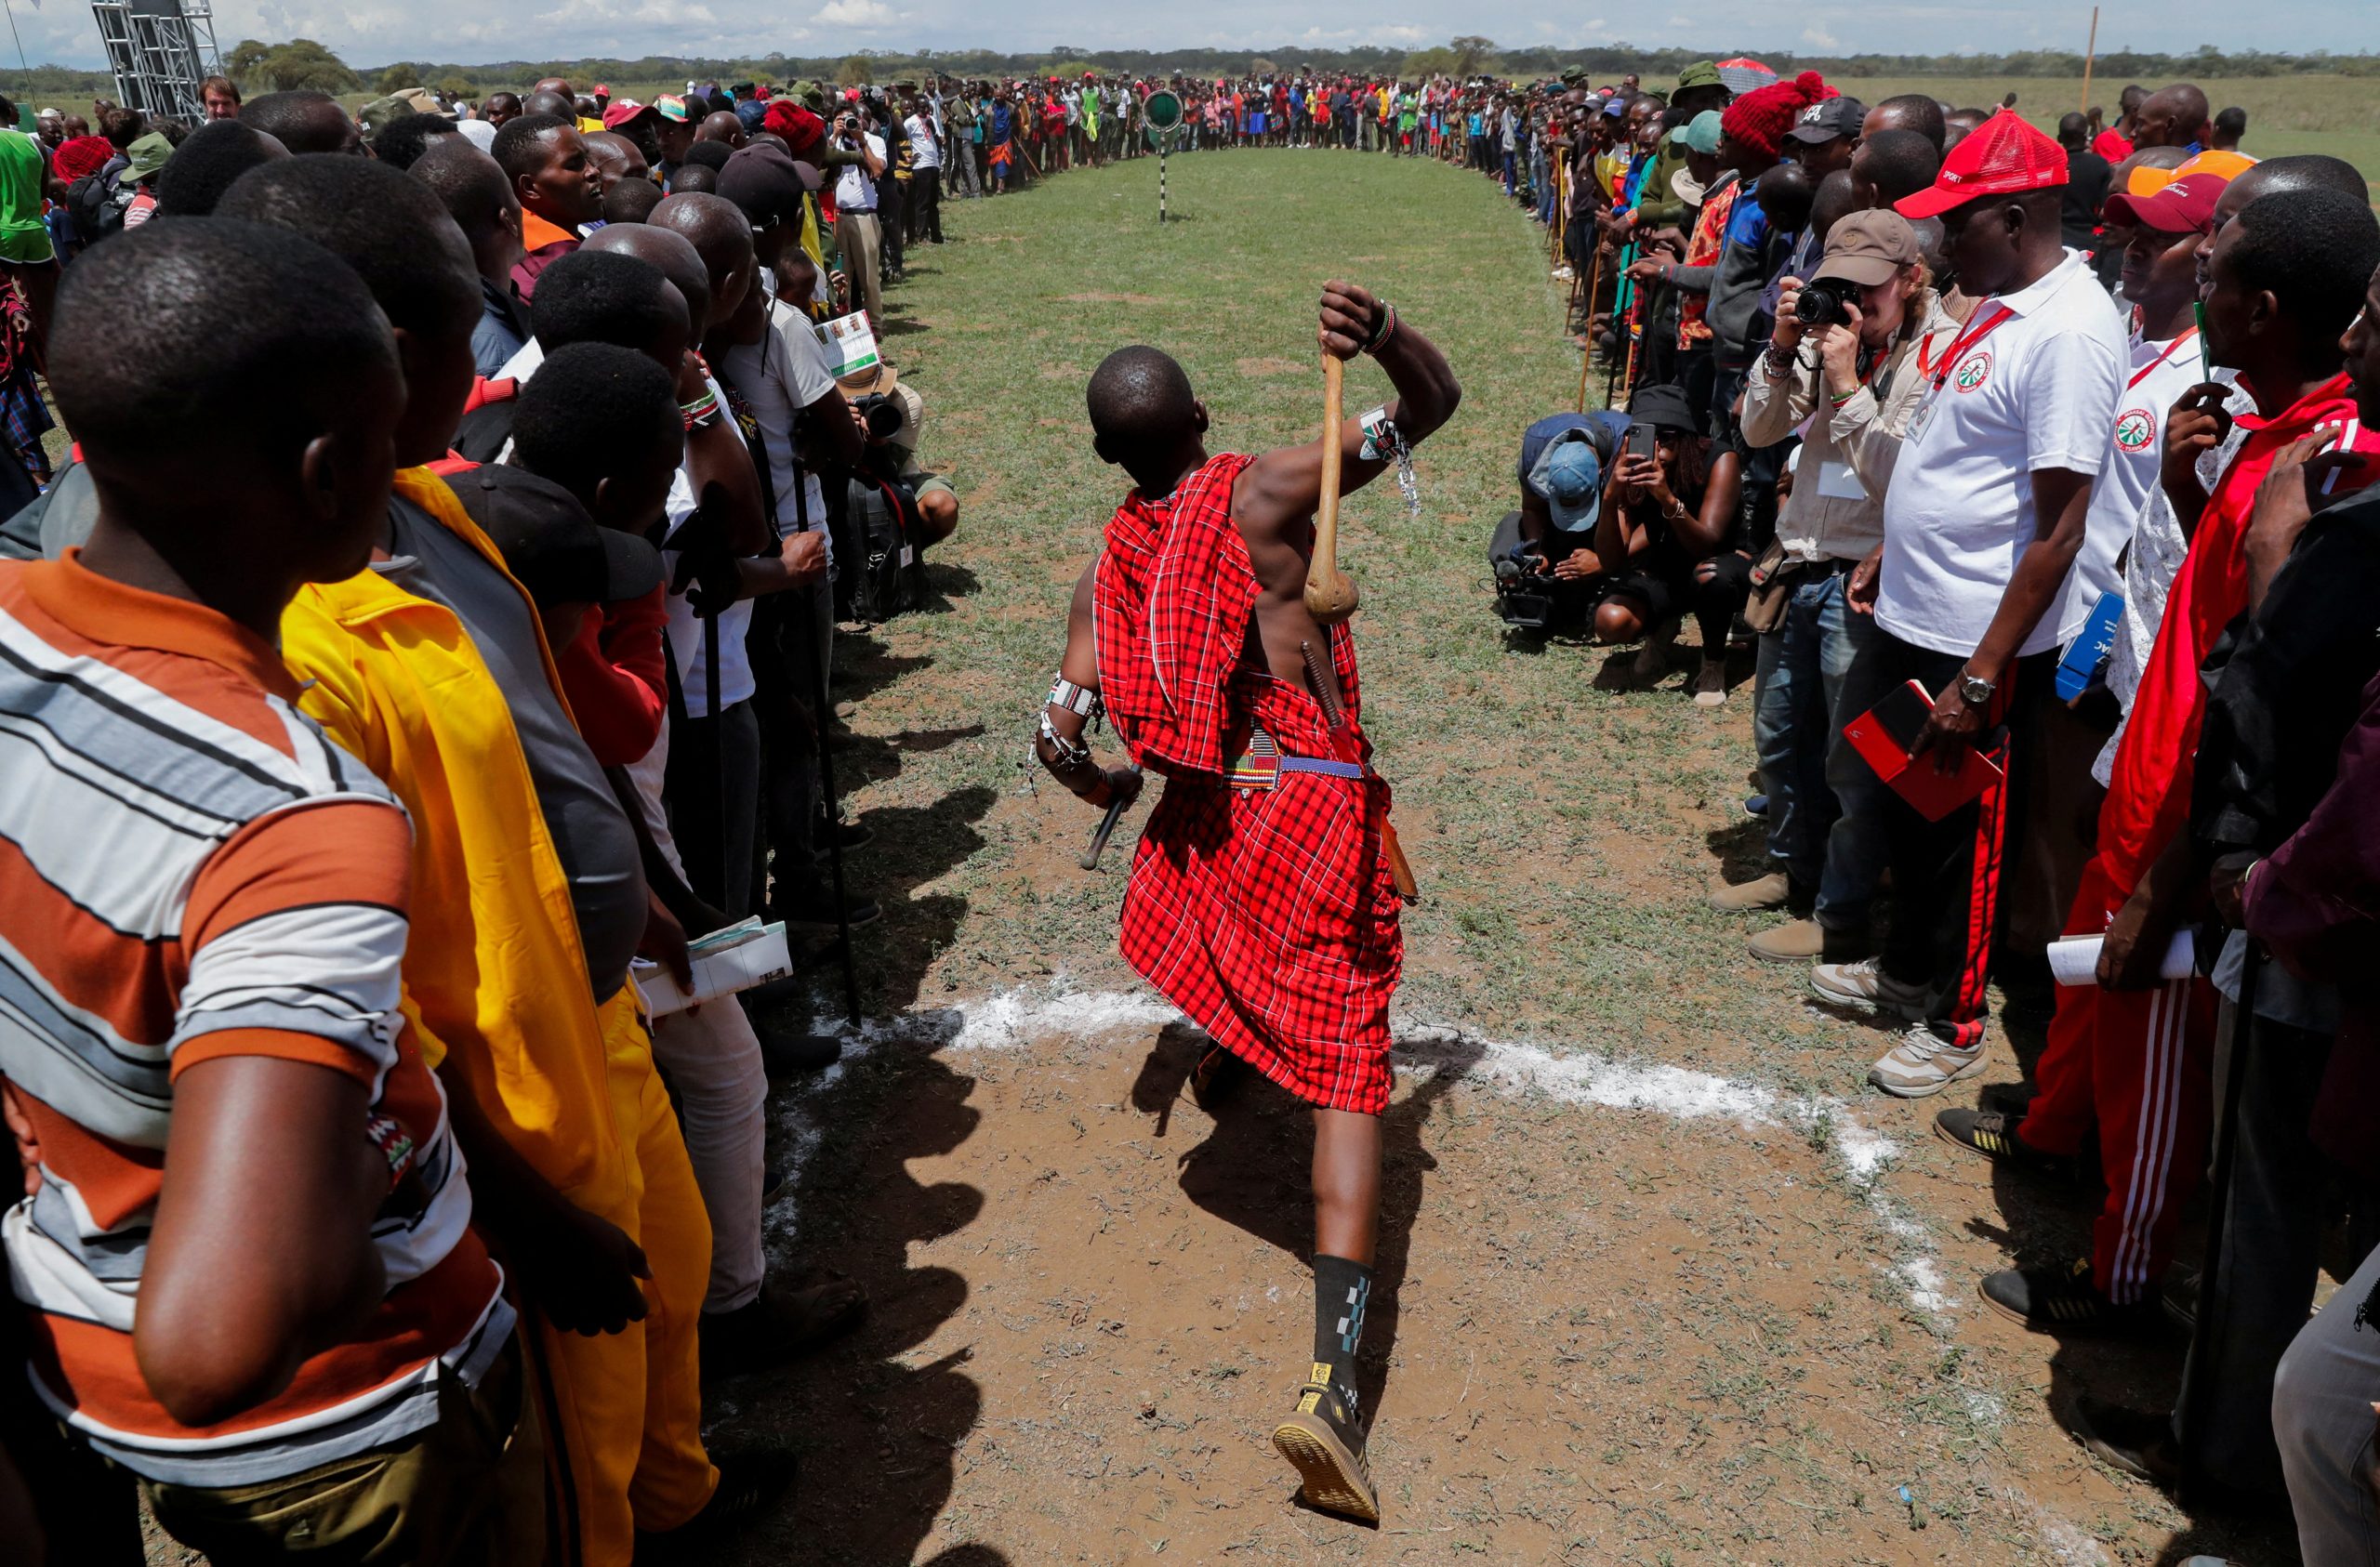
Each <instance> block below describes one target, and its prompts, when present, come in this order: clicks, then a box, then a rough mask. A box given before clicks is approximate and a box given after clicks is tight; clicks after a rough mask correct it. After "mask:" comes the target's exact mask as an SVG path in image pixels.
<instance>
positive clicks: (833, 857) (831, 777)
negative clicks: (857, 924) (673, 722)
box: [793, 467, 859, 1028]
mask: <svg viewBox="0 0 2380 1567" xmlns="http://www.w3.org/2000/svg"><path fill="white" fill-rule="evenodd" d="M793 520H794V526H795V527H797V528H799V529H800V531H801V532H803V533H808V532H809V531H810V476H809V475H808V474H807V473H806V472H804V471H803V470H802V469H801V468H800V467H795V469H794V470H793ZM821 523H822V525H823V523H824V519H821ZM814 604H815V599H814V598H813V607H814ZM834 612H835V610H834V599H833V596H832V594H831V593H830V594H829V595H828V598H827V603H826V614H827V616H828V621H827V624H828V625H829V626H831V625H833V615H834ZM832 637H833V634H832V632H831V631H830V632H829V633H828V640H827V643H826V649H827V651H826V654H825V655H824V656H817V655H816V643H817V640H818V639H817V638H815V637H813V638H811V642H812V647H810V648H809V649H805V650H804V652H805V653H807V654H809V655H811V656H808V657H806V658H805V659H804V662H805V663H807V664H808V665H810V691H811V704H810V720H811V722H810V727H811V730H812V731H813V733H814V734H815V735H816V737H817V745H818V800H819V804H820V805H822V806H823V807H825V809H826V866H827V873H828V881H829V884H830V885H831V886H832V887H833V889H834V892H835V936H836V941H837V944H838V945H840V947H841V948H842V954H843V960H842V968H843V1012H844V1015H845V1016H846V1017H848V1018H850V1019H851V1021H852V1026H853V1028H857V1027H858V1026H859V970H858V968H857V966H856V960H855V959H854V958H853V955H852V911H851V905H850V904H849V903H848V902H845V901H844V898H843V811H842V805H841V802H840V800H838V799H837V797H836V794H835V742H834V737H833V736H832V735H831V734H830V733H828V732H827V731H828V726H829V725H830V724H832V723H833V721H834V717H835V712H834V709H833V708H832V707H830V706H828V705H827V702H828V695H827V689H826V678H827V672H826V664H827V661H828V660H829V659H831V658H833V657H834V641H833V639H832Z"/></svg>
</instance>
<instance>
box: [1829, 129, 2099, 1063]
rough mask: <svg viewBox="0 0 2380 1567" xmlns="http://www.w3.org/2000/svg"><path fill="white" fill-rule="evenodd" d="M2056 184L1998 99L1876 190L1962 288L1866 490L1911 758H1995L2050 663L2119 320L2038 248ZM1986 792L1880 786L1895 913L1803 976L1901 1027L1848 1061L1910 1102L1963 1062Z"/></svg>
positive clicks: (1983, 921)
mask: <svg viewBox="0 0 2380 1567" xmlns="http://www.w3.org/2000/svg"><path fill="white" fill-rule="evenodd" d="M2065 184H2066V153H2065V151H2064V150H2063V149H2061V148H2060V147H2059V146H2058V145H2057V143H2056V142H2055V141H2053V140H2051V139H2050V138H2048V137H2046V136H2043V134H2042V133H2041V132H2040V131H2038V130H2035V129H2034V128H2033V127H2032V126H2030V125H2027V124H2026V123H2025V122H2024V121H2023V120H2021V119H2019V118H2018V117H2017V116H2016V114H2015V113H2013V112H2008V111H2005V110H2003V111H2002V112H1999V113H1997V114H1994V115H1993V116H1992V117H1991V118H1990V120H1988V121H1986V122H1985V123H1984V125H1983V126H1982V127H1981V128H1980V129H1978V130H1977V131H1975V132H1974V133H1973V134H1972V135H1970V136H1968V137H1967V138H1965V139H1964V140H1963V141H1961V142H1960V143H1959V145H1958V146H1957V147H1955V148H1953V149H1952V150H1951V154H1950V158H1949V159H1947V160H1946V161H1945V162H1944V164H1943V165H1942V169H1941V172H1940V174H1938V175H1937V177H1936V179H1935V182H1934V184H1933V186H1932V187H1931V188H1930V189H1928V190H1924V191H1919V192H1917V193H1916V194H1915V195H1912V196H1910V197H1907V198H1905V199H1903V200H1902V201H1900V202H1898V203H1897V204H1896V207H1897V210H1898V211H1899V213H1900V214H1901V216H1903V217H1908V218H1911V219H1912V220H1914V219H1917V218H1923V217H1939V218H1941V219H1942V223H1943V228H1944V244H1945V246H1946V248H1947V250H1948V253H1949V255H1950V260H1951V263H1952V265H1953V267H1954V268H1955V269H1956V272H1957V277H1958V282H1959V284H1960V286H1961V287H1962V288H1963V289H1964V291H1965V292H1966V293H1968V294H1970V295H1972V296H1977V298H1978V299H1979V300H1980V302H1979V303H1978V304H1977V307H1976V309H1975V312H1974V313H1973V314H1972V315H1971V316H1969V317H1968V318H1967V322H1966V324H1965V326H1964V328H1963V329H1962V330H1961V332H1960V333H1959V336H1957V337H1955V338H1953V339H1952V340H1951V341H1950V344H1949V346H1948V347H1947V348H1946V349H1944V350H1943V352H1942V354H1941V356H1940V358H1939V359H1938V360H1937V361H1936V362H1933V363H1932V364H1930V365H1928V366H1926V367H1925V373H1926V374H1927V375H1928V376H1929V379H1928V382H1927V385H1926V388H1925V392H1924V402H1921V403H1920V404H1919V406H1918V410H1917V413H1916V415H1914V416H1913V417H1912V418H1911V422H1910V428H1909V435H1908V437H1907V439H1906V441H1904V442H1903V444H1902V447H1901V452H1900V458H1899V461H1898V463H1897V465H1896V466H1895V467H1894V469H1893V476H1892V482H1891V485H1890V487H1889V488H1888V489H1887V491H1886V492H1885V495H1884V549H1883V556H1882V560H1881V566H1880V570H1879V572H1878V573H1877V584H1876V589H1875V615H1876V625H1877V626H1878V627H1879V629H1881V630H1882V631H1883V632H1884V634H1885V639H1886V640H1885V645H1884V650H1883V659H1884V665H1885V666H1886V669H1887V672H1888V673H1889V675H1890V676H1891V678H1892V680H1893V682H1894V683H1895V684H1896V685H1897V684H1898V683H1899V682H1900V681H1902V680H1904V679H1908V680H1914V681H1916V682H1917V683H1918V684H1919V685H1920V686H1922V687H1923V688H1924V691H1926V692H1927V693H1929V694H1930V695H1931V696H1932V697H1933V703H1934V704H1933V710H1932V712H1931V713H1930V715H1929V716H1928V717H1927V718H1926V719H1925V721H1924V728H1923V729H1922V731H1920V732H1919V734H1918V736H1917V739H1916V742H1915V744H1914V746H1913V747H1912V750H1913V753H1914V754H1915V756H1916V765H1917V766H1919V767H1934V766H1936V765H1937V764H1939V765H1941V766H1942V767H1944V768H1945V769H1946V770H1947V769H1950V768H1954V767H1955V766H1956V764H1957V763H1958V762H1959V761H1960V760H1962V759H1963V758H1964V755H1965V753H1966V752H1967V751H1968V750H1969V749H1970V748H1974V749H1977V750H1979V751H1981V752H1982V753H1983V755H1984V756H1985V757H1987V758H1988V759H1989V760H1990V761H1991V762H1992V763H1994V764H1995V765H1996V766H1997V767H1998V768H1999V769H2000V770H2002V772H2003V774H2004V772H2005V770H2006V767H2007V762H2008V744H2007V733H2008V719H2009V712H2010V708H2011V706H2012V704H2013V701H2014V700H2016V699H2017V691H2016V687H2017V685H2018V681H2019V676H2020V668H2021V674H2022V677H2023V679H2024V682H2025V684H2026V685H2027V686H2028V687H2029V688H2030V686H2031V685H2033V684H2034V683H2036V682H2037V681H2040V680H2043V679H2045V678H2048V677H2049V676H2050V675H2051V673H2052V672H2053V670H2052V666H2053V665H2055V662H2056V656H2055V650H2056V647H2057V641H2058V632H2059V629H2060V625H2059V622H2060V618H2061V617H2060V614H2059V609H2060V606H2061V604H2062V603H2063V601H2064V599H2065V596H2066V594H2067V590H2068V589H2067V581H2068V577H2069V574H2070V573H2071V571H2072V568H2073V565H2074V560H2075V557H2076V555H2077V554H2078V553H2079V552H2080V550H2081V548H2082V545H2083V518H2084V514H2085V513H2086V512H2087V510H2088V509H2089V507H2090V500H2091V484H2092V481H2093V479H2094V478H2095V477H2096V475H2097V474H2098V472H2099V470H2100V469H2101V467H2104V466H2105V464H2106V461H2107V454H2108V443H2109V429H2110V428H2111V425H2112V421H2113V420H2114V418H2115V415H2116V413H2117V408H2116V402H2117V398H2118V395H2119V394H2120V393H2121V392H2122V388H2123V362H2124V357H2125V349H2124V330H2123V323H2122V319H2121V318H2120V317H2119V316H2118V315H2117V313H2116V309H2115V307H2114V305H2112V304H2111V303H2109V299H2108V296H2107V293H2106V291H2105V290H2103V289H2102V288H2100V287H2099V285H2098V283H2097V282H2096V279H2094V278H2093V276H2092V275H2091V272H2090V270H2089V268H2088V266H2087V265H2086V264H2085V258H2084V257H2083V256H2082V255H2081V254H2080V253H2079V252H2074V251H2069V250H2067V249H2066V248H2065V247H2064V245H2063V244H2061V243H2060V242H2059V237H2058V235H2059V230H2058V207H2059V201H2060V195H2061V192H2062V191H2063V189H2064V187H2065ZM2042 655H2049V656H2047V657H2043V656H2042ZM2031 694H2032V693H2031V692H2030V690H2029V691H2027V692H2026V696H2027V697H2030V695H2031ZM2005 804H2006V799H2005V789H2004V786H2003V784H2001V783H1999V782H1997V781H1995V782H1993V783H1992V784H1990V785H1989V786H1987V787H1985V788H1984V789H1983V790H1982V791H1981V793H1980V794H1979V795H1978V796H1977V798H1976V799H1975V800H1973V801H1971V802H1969V803H1968V804H1966V805H1964V806H1962V807H1960V808H1958V809H1957V810H1951V811H1950V812H1949V813H1948V814H1947V815H1945V816H1944V817H1943V818H1942V819H1941V820H1940V821H1938V822H1935V821H1929V820H1927V819H1926V817H1925V816H1924V815H1923V814H1922V813H1921V812H1920V811H1919V810H1917V809H1916V808H1915V807H1914V806H1911V805H1910V804H1909V803H1908V802H1907V801H1906V800H1905V799H1903V798H1902V797H1899V796H1898V795H1897V794H1895V795H1892V796H1890V797H1888V798H1887V799H1886V801H1885V804H1884V810H1883V813H1882V815H1883V824H1884V829H1885V836H1886V840H1887V842H1888V844H1889V853H1890V858H1891V864H1892V872H1893V888H1894V897H1895V903H1896V907H1895V911H1894V916H1893V922H1892V928H1891V931H1890V933H1889V934H1888V936H1887V937H1886V940H1885V942H1884V953H1883V955H1882V956H1881V957H1880V958H1878V959H1875V960H1873V961H1870V962H1860V963H1848V964H1820V965H1819V966H1818V968H1815V969H1813V970H1812V971H1811V987H1812V989H1814V990H1815V991H1816V992H1817V993H1818V995H1819V996H1820V998H1821V999H1824V1000H1827V1001H1831V1002H1834V1003H1836V1004H1838V1005H1844V1006H1849V1007H1859V1008H1863V1009H1866V1010H1870V1011H1873V1012H1875V1013H1877V1014H1879V1015H1881V1016H1884V1017H1888V1018H1893V1019H1896V1020H1898V1021H1903V1022H1906V1023H1908V1024H1909V1025H1910V1028H1909V1031H1908V1033H1907V1034H1904V1035H1903V1037H1902V1040H1901V1043H1900V1044H1899V1045H1898V1046H1897V1047H1895V1048H1894V1049H1893V1050H1892V1051H1890V1052H1889V1053H1888V1054H1886V1055H1885V1056H1884V1059H1883V1060H1879V1061H1878V1062H1877V1063H1876V1065H1875V1067H1874V1069H1873V1070H1872V1071H1871V1073H1869V1081H1870V1082H1871V1083H1872V1084H1874V1085H1875V1086H1878V1087H1880V1088H1882V1089H1884V1091H1885V1092H1886V1093H1889V1094H1894V1095H1897V1096H1898V1097H1901V1098H1904V1099H1923V1098H1926V1097H1929V1096H1931V1095H1933V1094H1937V1093H1939V1092H1940V1091H1941V1090H1942V1089H1943V1088H1944V1087H1945V1086H1948V1085H1949V1084H1950V1083H1953V1082H1956V1081H1958V1080H1959V1079H1961V1078H1965V1077H1972V1076H1974V1075H1975V1074H1976V1073H1979V1072H1981V1071H1982V1070H1983V1069H1984V1043H1983V1039H1984V1019H1985V1012H1986V999H1985V981H1986V978H1987V965H1988V962H1989V959H1990V947H1991V935H1992V926H1993V917H1994V913H1995V909H1996V905H1997V899H1998V893H1999V881H2000V860H2001V835H2002V828H2003V815H2004V807H2005Z"/></svg>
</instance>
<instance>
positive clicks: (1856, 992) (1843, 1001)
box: [1810, 957, 1925, 1023]
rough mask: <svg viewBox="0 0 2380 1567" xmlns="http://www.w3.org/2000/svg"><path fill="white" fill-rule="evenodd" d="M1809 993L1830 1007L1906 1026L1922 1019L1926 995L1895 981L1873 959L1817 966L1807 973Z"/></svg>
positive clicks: (1919, 990) (1866, 958)
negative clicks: (1888, 1019) (1844, 1008)
mask: <svg viewBox="0 0 2380 1567" xmlns="http://www.w3.org/2000/svg"><path fill="white" fill-rule="evenodd" d="M1810 993H1811V994H1814V995H1816V996H1817V997H1818V999H1819V1000H1820V1001H1823V1002H1826V1003H1827V1004H1828V1005H1829V1006H1832V1007H1850V1008H1851V1009H1852V1010H1853V1011H1856V1012H1872V1013H1874V1014H1875V1015H1876V1016H1878V1017H1880V1018H1897V1019H1899V1020H1900V1021H1902V1022H1905V1023H1913V1022H1919V1021H1923V1020H1924V1017H1925V992H1924V990H1922V989H1920V988H1919V987H1918V986H1916V985H1911V984H1904V983H1902V982H1901V981H1898V980H1896V979H1894V978H1893V977H1892V976H1891V975H1889V974H1887V973H1885V972H1884V967H1883V965H1882V963H1881V962H1880V961H1879V960H1878V959H1876V958H1872V957H1863V958H1861V959H1859V960H1858V962H1856V963H1821V964H1819V965H1818V967H1817V968H1813V969H1811V970H1810Z"/></svg>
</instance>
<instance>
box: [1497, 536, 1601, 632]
mask: <svg viewBox="0 0 2380 1567" xmlns="http://www.w3.org/2000/svg"><path fill="white" fill-rule="evenodd" d="M1544 561H1545V555H1544V552H1543V551H1542V550H1541V549H1540V548H1539V547H1538V546H1536V545H1534V544H1521V545H1516V546H1514V547H1513V548H1512V549H1510V550H1509V551H1507V552H1506V553H1504V554H1501V555H1499V556H1497V557H1496V558H1495V561H1494V565H1495V572H1496V617H1497V618H1498V619H1499V620H1501V621H1502V622H1503V623H1504V624H1505V625H1509V626H1511V627H1512V628H1513V629H1514V630H1515V631H1535V632H1538V633H1540V635H1554V634H1559V633H1562V632H1568V631H1576V630H1579V629H1580V627H1582V626H1584V625H1586V623H1587V618H1588V617H1589V616H1590V615H1591V614H1593V612H1594V607H1595V599H1596V593H1595V584H1594V583H1593V582H1592V581H1590V580H1588V579H1586V578H1583V577H1557V576H1555V575H1554V573H1552V572H1551V571H1545V570H1540V567H1542V566H1543V564H1544Z"/></svg>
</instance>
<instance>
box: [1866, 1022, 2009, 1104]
mask: <svg viewBox="0 0 2380 1567" xmlns="http://www.w3.org/2000/svg"><path fill="white" fill-rule="evenodd" d="M1983 1069H1984V1060H1983V1041H1982V1040H1980V1039H1978V1040H1977V1041H1976V1042H1975V1043H1974V1044H1973V1045H1971V1046H1969V1047H1967V1048H1965V1049H1964V1050H1962V1049H1959V1048H1958V1047H1955V1046H1951V1045H1946V1044H1944V1043H1943V1042H1942V1036H1941V1035H1940V1034H1936V1033H1935V1032H1934V1031H1933V1030H1932V1029H1931V1028H1928V1027H1927V1026H1926V1025H1925V1024H1924V1023H1911V1024H1910V1026H1909V1032H1908V1033H1907V1034H1902V1035H1901V1036H1900V1043H1899V1044H1897V1045H1896V1046H1894V1047H1892V1048H1891V1049H1890V1050H1888V1051H1886V1052H1885V1054H1884V1059H1883V1060H1879V1061H1877V1062H1876V1064H1875V1065H1874V1066H1871V1067H1870V1068H1869V1069H1868V1081H1869V1082H1870V1083H1872V1084H1873V1085H1875V1086H1877V1087H1879V1088H1882V1089H1883V1090H1884V1092H1886V1093H1888V1094H1890V1095H1892V1096H1893V1097H1894V1098H1895V1099H1903V1100H1924V1099H1932V1098H1933V1097H1934V1096H1935V1095H1936V1094H1938V1093H1940V1092H1941V1091H1942V1090H1943V1089H1945V1088H1947V1087H1949V1086H1950V1085H1951V1084H1953V1083H1956V1082H1958V1081H1959V1080H1960V1079H1961V1078H1963V1077H1973V1076H1974V1075H1975V1074H1976V1073H1979V1072H1981V1071H1982V1070H1983Z"/></svg>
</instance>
